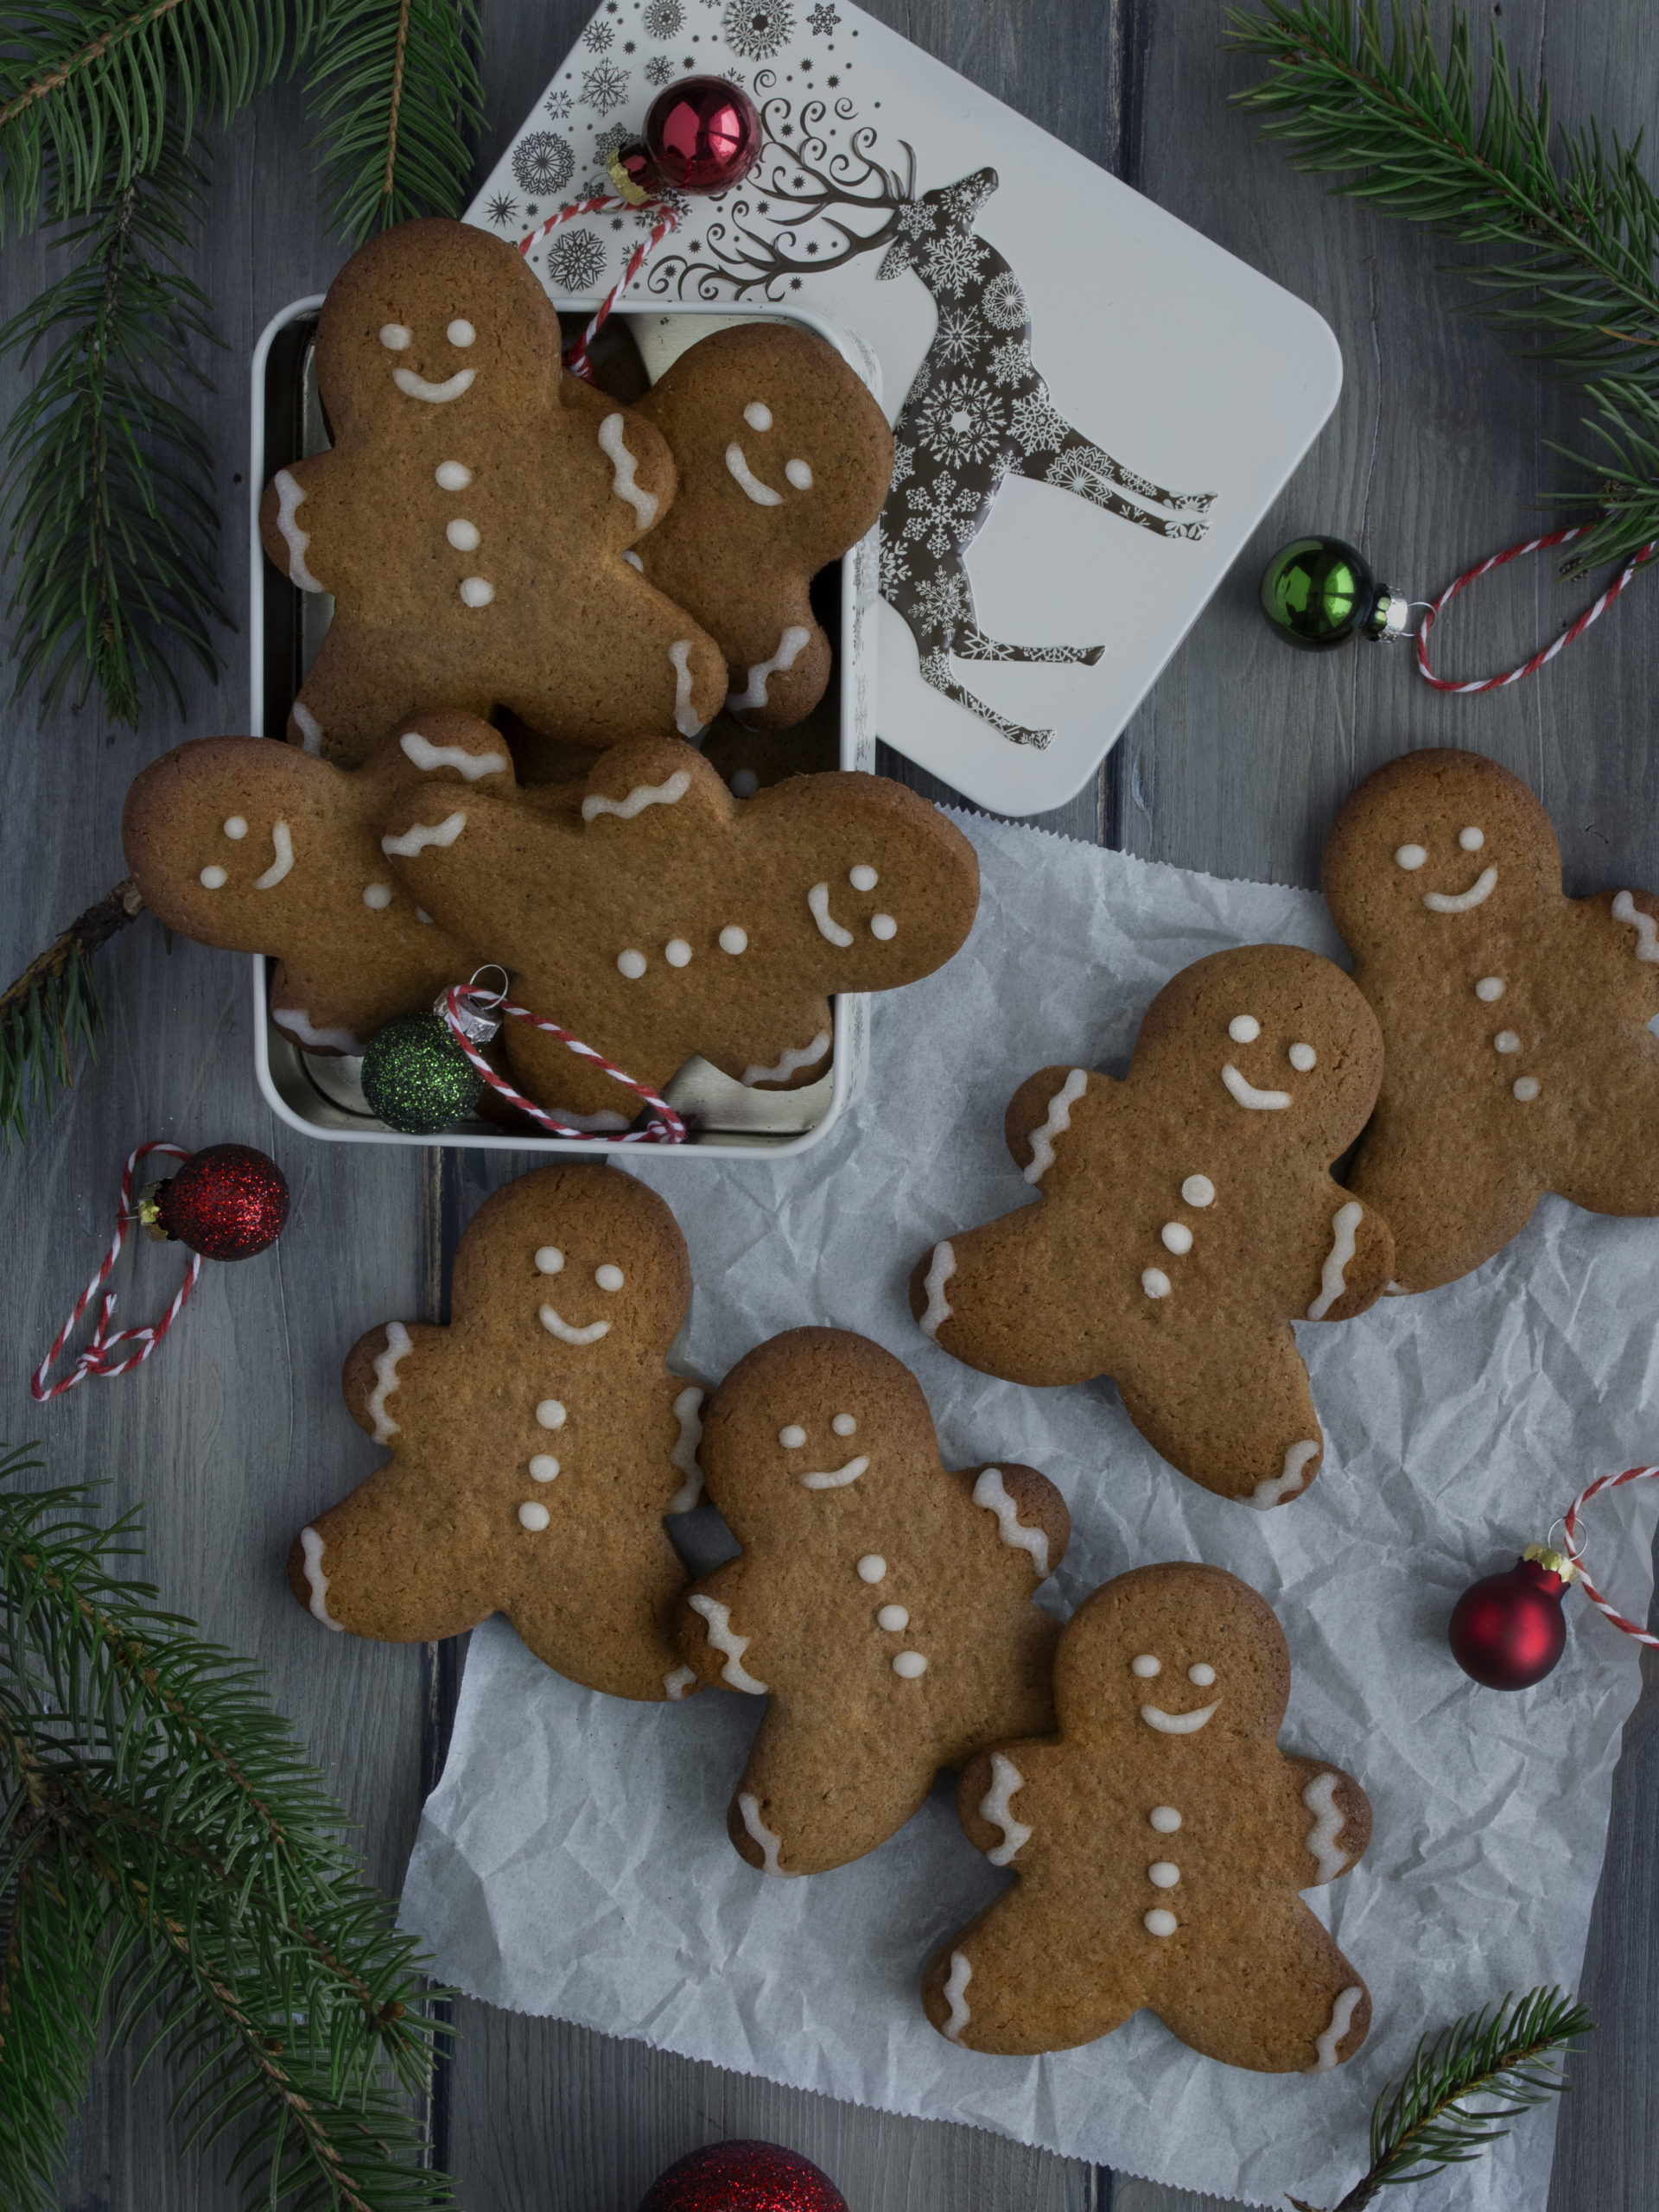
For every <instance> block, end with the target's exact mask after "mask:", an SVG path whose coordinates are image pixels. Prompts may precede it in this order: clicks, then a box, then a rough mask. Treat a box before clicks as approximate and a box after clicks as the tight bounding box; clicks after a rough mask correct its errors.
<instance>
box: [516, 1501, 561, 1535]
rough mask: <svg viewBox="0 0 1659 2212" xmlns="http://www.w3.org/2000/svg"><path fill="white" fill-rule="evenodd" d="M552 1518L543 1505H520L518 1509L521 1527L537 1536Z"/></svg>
mask: <svg viewBox="0 0 1659 2212" xmlns="http://www.w3.org/2000/svg"><path fill="white" fill-rule="evenodd" d="M552 1518H553V1516H552V1515H551V1514H550V1512H549V1511H548V1510H547V1508H546V1507H545V1506H544V1505H537V1504H536V1503H531V1504H529V1505H521V1506H520V1507H519V1509H518V1520H519V1523H520V1525H521V1527H524V1528H525V1529H531V1531H532V1532H533V1533H535V1534H536V1535H540V1533H541V1531H542V1530H543V1529H545V1528H546V1526H547V1524H548V1522H550V1520H551V1519H552Z"/></svg>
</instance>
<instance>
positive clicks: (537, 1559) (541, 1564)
mask: <svg viewBox="0 0 1659 2212" xmlns="http://www.w3.org/2000/svg"><path fill="white" fill-rule="evenodd" d="M690 1288H691V1285H690V1268H689V1265H688V1262H687V1259H686V1252H685V1243H684V1239H683V1237H682V1236H681V1235H680V1232H679V1229H678V1226H677V1224H676V1222H675V1220H674V1217H673V1216H672V1214H671V1213H670V1211H669V1210H668V1208H667V1207H666V1206H665V1205H664V1203H663V1201H662V1200H661V1199H660V1198H658V1197H657V1195H656V1193H655V1192H652V1191H650V1190H648V1189H647V1188H646V1187H645V1185H644V1184H642V1183H639V1182H636V1181H635V1180H634V1179H633V1178H632V1176H629V1175H624V1174H621V1173H619V1172H618V1171H616V1170H614V1169H612V1168H607V1167H600V1166H575V1167H546V1168H542V1169H540V1170H539V1171H537V1173H534V1174H531V1175H524V1176H521V1177H520V1178H519V1179H518V1181H517V1182H516V1183H512V1184H509V1185H507V1187H506V1188H505V1190H502V1191H498V1192H496V1194H495V1195H494V1197H493V1198H489V1199H487V1200H486V1202H485V1204H484V1205H482V1206H481V1207H480V1209H479V1211H478V1213H477V1214H476V1216H475V1217H474V1219H473V1222H472V1224H471V1225H470V1226H469V1227H468V1229H467V1231H466V1234H465V1235H464V1236H462V1238H461V1243H460V1246H459V1248H458V1249H457V1251H456V1254H455V1265H454V1282H453V1288H452V1307H453V1315H454V1318H453V1319H452V1320H451V1322H450V1324H449V1325H448V1328H443V1329H439V1328H431V1327H429V1326H427V1325H425V1324H423V1323H420V1322H410V1323H407V1324H405V1323H404V1322H401V1321H391V1322H388V1323H387V1324H386V1325H385V1327H384V1328H379V1329H373V1330H371V1332H369V1334H368V1335H367V1336H366V1337H365V1338H363V1339H362V1341H361V1342H360V1343H359V1344H357V1345H355V1346H354V1347H353V1351H351V1353H350V1354H349V1355H348V1357H347V1358H346V1366H345V1370H344V1373H343V1375H342V1377H341V1382H342V1387H343V1389H344V1391H345V1395H346V1405H347V1407H348V1408H350V1411H351V1413H352V1415H353V1419H354V1420H355V1421H357V1422H358V1424H359V1427H363V1428H365V1429H367V1430H368V1431H369V1432H370V1433H371V1434H372V1436H373V1437H374V1439H375V1441H376V1442H377V1443H379V1444H385V1445H388V1446H390V1447H391V1459H389V1460H388V1461H387V1463H386V1464H385V1465H384V1466H382V1467H381V1468H380V1469H379V1470H378V1471H377V1472H376V1473H374V1474H372V1475H371V1476H370V1477H369V1478H368V1480H367V1481H366V1482H365V1483H363V1484H360V1485H359V1488H358V1489H356V1490H355V1491H353V1492H352V1494H351V1495H350V1497H347V1498H346V1499H345V1500H344V1501H343V1502H342V1503H340V1504H339V1505H336V1506H334V1507H333V1508H331V1509H330V1510H329V1511H327V1512H326V1513H323V1514H320V1515H319V1516H318V1517H317V1519H316V1520H315V1522H313V1523H312V1524H311V1525H310V1526H309V1527H308V1528H306V1529H302V1531H301V1532H300V1535H298V1536H297V1537H296V1540H295V1543H294V1548H293V1550H292V1552H291V1554H290V1555H289V1583H290V1585H291V1586H292V1588H293V1591H294V1594H295V1596H296V1598H297V1599H299V1601H300V1603H301V1604H302V1605H304V1606H306V1607H307V1608H308V1611H310V1612H311V1613H312V1614H313V1615H314V1616H315V1618H316V1619H318V1620H319V1621H321V1622H322V1623H323V1624H325V1625H326V1626H327V1627H329V1628H332V1629H346V1630H351V1631H352V1633H353V1634H354V1635H358V1636H372V1637H380V1638H384V1639H385V1640H387V1641H390V1642H393V1643H410V1642H416V1641H419V1642H428V1641H430V1640H431V1639H433V1638H435V1637H446V1636H454V1635H458V1634H460V1633H461V1630H464V1629H467V1628H471V1627H474V1626H476V1624H478V1623H479V1622H480V1620H482V1619H483V1618H485V1617H486V1615H487V1614H489V1613H492V1612H495V1611H500V1612H504V1613H505V1615H506V1616H507V1618H508V1619H509V1620H510V1621H511V1622H512V1624H513V1626H514V1627H515V1628H516V1629H517V1630H518V1633H519V1635H520V1636H521V1637H523V1638H524V1642H525V1643H527V1644H528V1645H529V1646H530V1648H531V1650H532V1651H534V1652H535V1653H536V1655H537V1657H538V1658H540V1659H543V1660H545V1662H547V1664H548V1665H549V1666H550V1667H552V1668H554V1669H556V1671H557V1672H558V1673H560V1674H562V1675H568V1676H569V1679H570V1680H571V1681H575V1682H580V1683H582V1684H583V1685H585V1686H586V1687H587V1688H591V1689H599V1690H605V1691H608V1692H610V1693H611V1694H613V1695H615V1696H618V1697H630V1698H644V1699H658V1698H670V1699H677V1698H680V1697H683V1696H684V1695H685V1694H687V1692H688V1691H689V1690H690V1689H692V1688H695V1687H696V1677H695V1675H693V1674H692V1673H691V1672H690V1669H687V1668H685V1667H684V1666H683V1662H682V1661H681V1660H680V1658H679V1656H678V1654H677V1650H676V1649H675V1647H674V1643H673V1639H672V1634H671V1625H672V1618H673V1610H674V1606H675V1604H676V1602H677V1599H678V1597H679V1593H680V1592H681V1590H682V1589H683V1587H684V1584H685V1580H686V1578H685V1574H684V1572H683V1568H682V1567H681V1566H680V1563H679V1559H678V1556H677V1554H676V1552H675V1550H674V1548H673V1546H672V1545H671V1543H670V1541H669V1540H668V1536H667V1534H666V1531H665V1529H664V1523H663V1516H664V1515H665V1514H668V1513H676V1512H682V1511H684V1510H687V1509H688V1508H689V1507H690V1506H691V1505H693V1504H695V1503H696V1499H697V1495H698V1492H699V1491H700V1489H701V1486H702V1478H701V1475H700V1472H699V1470H698V1468H697V1464H696V1439H697V1434H698V1421H697V1409H698V1407H699V1405H700V1403H701V1401H702V1390H701V1389H699V1388H698V1387H697V1386H696V1384H692V1383H687V1382H686V1381H685V1379H684V1378H683V1376H676V1375H672V1374H671V1373H670V1372H669V1370H668V1369H667V1367H666V1366H665V1365H664V1354H665V1353H666V1351H667V1350H668V1347H669V1345H670V1344H671V1342H672V1341H673V1338H674V1335H675V1332H676V1331H677V1329H678V1327H679V1325H680V1324H681V1322H682V1321H683V1319H684V1317H685V1311H686V1306H687V1305H688V1303H689V1302H690Z"/></svg>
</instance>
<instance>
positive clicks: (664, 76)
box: [645, 54, 674, 91]
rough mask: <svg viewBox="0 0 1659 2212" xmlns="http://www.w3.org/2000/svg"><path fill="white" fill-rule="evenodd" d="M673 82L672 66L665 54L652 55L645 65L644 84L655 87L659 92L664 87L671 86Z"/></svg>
mask: <svg viewBox="0 0 1659 2212" xmlns="http://www.w3.org/2000/svg"><path fill="white" fill-rule="evenodd" d="M673 81H674V64H673V63H672V62H671V60H669V58H668V56H667V55H666V54H652V57H651V59H650V60H649V61H647V62H646V64H645V82H646V83H647V84H648V85H655V86H657V87H658V90H659V91H660V90H661V88H662V87H663V86H664V85H671V84H672V83H673Z"/></svg>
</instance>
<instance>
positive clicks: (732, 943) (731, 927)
mask: <svg viewBox="0 0 1659 2212" xmlns="http://www.w3.org/2000/svg"><path fill="white" fill-rule="evenodd" d="M720 949H721V951H722V952H747V950H748V949H749V934H748V931H747V930H741V929H739V927H738V926H737V924H736V923H735V922H728V923H727V925H726V926H725V928H724V929H723V930H721V933H720Z"/></svg>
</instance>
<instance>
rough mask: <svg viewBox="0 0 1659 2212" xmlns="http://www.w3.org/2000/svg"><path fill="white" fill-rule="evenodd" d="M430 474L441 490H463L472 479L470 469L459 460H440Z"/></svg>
mask: <svg viewBox="0 0 1659 2212" xmlns="http://www.w3.org/2000/svg"><path fill="white" fill-rule="evenodd" d="M432 474H433V475H434V476H435V479H436V480H437V485H438V489H439V490H440V491H441V492H464V491H465V490H466V489H467V486H468V485H469V484H470V483H471V482H472V480H473V472H472V470H471V469H470V468H468V467H467V465H466V463H465V462H464V461H440V462H439V463H438V465H437V467H435V469H434V470H433V472H432Z"/></svg>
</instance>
